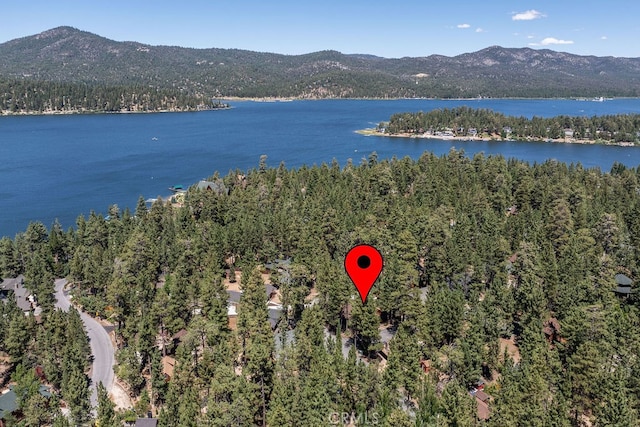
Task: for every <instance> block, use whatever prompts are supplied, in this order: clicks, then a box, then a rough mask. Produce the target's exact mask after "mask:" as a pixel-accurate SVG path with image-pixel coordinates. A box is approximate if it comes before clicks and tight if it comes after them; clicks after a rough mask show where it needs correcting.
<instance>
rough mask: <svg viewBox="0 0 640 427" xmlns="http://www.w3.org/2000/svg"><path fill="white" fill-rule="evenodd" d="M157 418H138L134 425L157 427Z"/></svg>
mask: <svg viewBox="0 0 640 427" xmlns="http://www.w3.org/2000/svg"><path fill="white" fill-rule="evenodd" d="M157 425H158V419H157V418H151V417H149V418H138V419H137V420H136V423H135V427H157Z"/></svg>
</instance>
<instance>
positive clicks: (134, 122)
mask: <svg viewBox="0 0 640 427" xmlns="http://www.w3.org/2000/svg"><path fill="white" fill-rule="evenodd" d="M232 105H233V107H234V108H233V109H230V110H225V111H206V112H198V113H160V114H103V115H75V116H21V117H0V183H1V186H0V200H1V202H0V206H1V207H2V209H0V236H5V235H6V236H11V237H13V236H14V235H15V233H17V232H19V231H23V230H24V229H25V228H26V226H27V225H28V223H29V222H30V221H42V222H43V223H44V224H45V225H47V226H50V225H51V224H52V222H53V221H54V219H55V218H58V219H59V221H60V222H61V224H62V225H63V227H65V228H67V227H69V226H73V225H74V224H75V220H76V218H77V217H78V215H80V214H85V215H86V214H88V213H89V212H90V211H91V210H94V211H96V212H103V213H104V212H106V210H107V208H108V206H109V205H111V204H114V203H115V204H118V205H119V206H120V207H121V208H124V207H126V206H129V207H131V208H132V209H133V208H134V207H135V204H136V201H137V199H138V197H139V196H141V195H142V196H143V197H145V198H150V197H156V196H166V195H168V194H169V191H168V190H167V188H168V187H169V186H171V185H174V184H184V185H190V184H192V183H194V182H196V181H198V180H200V179H202V178H205V177H208V176H210V175H212V174H213V173H214V172H215V171H219V172H220V173H221V174H222V175H226V174H227V173H228V172H229V171H230V170H235V169H240V170H247V169H250V168H254V167H257V165H258V161H259V158H260V155H261V154H266V155H267V156H268V160H267V164H268V165H269V166H278V164H279V163H280V162H281V161H284V162H285V164H286V165H287V166H288V167H299V166H301V165H303V164H306V165H313V164H321V163H322V162H327V163H329V162H331V160H332V159H333V158H335V159H337V160H338V162H339V163H340V164H341V165H344V164H345V163H346V161H347V159H353V161H354V163H356V164H357V163H359V162H360V160H361V159H362V158H363V157H366V156H368V155H369V154H370V153H371V152H373V151H376V152H377V153H378V157H379V158H380V159H382V158H390V157H392V156H397V157H404V156H410V157H412V158H418V157H419V156H420V155H421V154H422V153H423V152H424V151H425V150H428V151H432V152H434V153H436V154H437V155H442V154H446V153H447V152H448V151H449V150H450V149H451V147H455V148H457V149H464V150H465V152H466V153H467V154H468V155H470V156H472V155H473V154H475V153H478V152H484V153H485V154H486V155H490V154H493V155H497V154H501V155H503V156H504V157H506V158H512V157H513V158H518V159H522V160H525V161H528V162H530V163H533V162H538V163H540V162H544V161H546V160H548V159H557V160H559V161H562V162H567V163H571V162H573V163H578V162H579V163H581V164H582V165H584V166H585V167H599V168H601V169H602V170H604V171H608V170H609V169H610V168H611V165H612V164H613V163H614V162H620V163H623V164H625V165H627V166H629V167H637V166H638V165H640V148H635V147H616V146H590V145H577V144H575V145H571V144H545V143H523V142H460V141H436V140H416V139H399V138H380V137H365V136H361V135H358V134H356V133H355V132H354V131H356V130H358V129H362V128H367V127H372V126H373V125H375V124H377V123H378V122H380V121H385V120H388V118H389V117H390V116H391V114H393V113H396V112H404V111H419V110H425V111H426V110H430V109H433V108H443V107H447V108H451V107H454V106H459V105H468V106H471V107H477V108H490V109H493V110H495V111H500V112H503V113H505V114H508V115H518V116H521V115H522V116H527V117H531V116H533V115H537V116H543V117H551V116H555V115H558V114H568V115H584V116H593V115H602V114H617V113H640V99H616V100H611V101H605V102H590V101H574V100H491V99H485V100H471V101H469V100H459V101H458V100H455V101H454V100H446V101H445V100H393V101H379V100H375V101H374V100H326V101H294V102H274V103H265V102H236V103H233V104H232Z"/></svg>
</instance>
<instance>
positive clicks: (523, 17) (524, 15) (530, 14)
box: [511, 9, 546, 21]
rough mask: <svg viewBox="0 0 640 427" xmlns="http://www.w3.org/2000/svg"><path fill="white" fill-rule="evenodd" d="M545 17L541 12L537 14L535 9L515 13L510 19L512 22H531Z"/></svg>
mask: <svg viewBox="0 0 640 427" xmlns="http://www.w3.org/2000/svg"><path fill="white" fill-rule="evenodd" d="M545 16H546V15H543V14H542V13H541V12H538V11H537V10H535V9H531V10H527V11H525V12H519V13H515V14H514V15H513V16H512V17H511V19H513V20H514V21H533V20H534V19H540V18H544V17H545Z"/></svg>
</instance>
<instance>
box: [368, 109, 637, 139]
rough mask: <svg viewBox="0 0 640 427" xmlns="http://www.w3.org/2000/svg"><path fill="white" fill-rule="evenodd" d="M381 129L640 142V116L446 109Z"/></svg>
mask: <svg viewBox="0 0 640 427" xmlns="http://www.w3.org/2000/svg"><path fill="white" fill-rule="evenodd" d="M378 128H380V129H384V132H385V133H387V134H390V135H395V134H414V135H417V134H423V133H425V132H431V133H433V132H442V131H450V132H451V133H452V135H455V136H461V137H472V136H473V137H475V136H488V137H494V138H495V137H497V138H502V139H523V140H525V139H562V138H565V137H567V136H568V135H569V136H570V139H576V140H586V141H598V140H601V141H615V142H638V140H639V139H640V114H617V115H604V116H593V117H579V116H578V117H575V116H565V115H562V116H556V117H550V118H544V117H536V116H534V117H532V118H531V119H529V118H526V117H513V116H506V115H504V114H502V113H497V112H494V111H492V110H488V109H474V108H469V107H457V108H451V109H448V108H445V109H437V110H432V111H428V112H423V111H420V112H416V113H397V114H394V115H392V116H391V118H390V120H389V122H387V123H381V124H380V125H379V126H378Z"/></svg>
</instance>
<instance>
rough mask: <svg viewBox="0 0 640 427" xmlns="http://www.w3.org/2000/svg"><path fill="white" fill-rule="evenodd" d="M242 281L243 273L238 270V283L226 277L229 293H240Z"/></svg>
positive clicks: (225, 281) (225, 282) (226, 286)
mask: <svg viewBox="0 0 640 427" xmlns="http://www.w3.org/2000/svg"><path fill="white" fill-rule="evenodd" d="M241 280H242V271H240V270H236V281H235V282H232V281H231V280H229V277H226V278H225V279H224V287H225V288H226V289H227V290H228V291H240V290H241V289H240V287H241V285H240V283H241Z"/></svg>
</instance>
